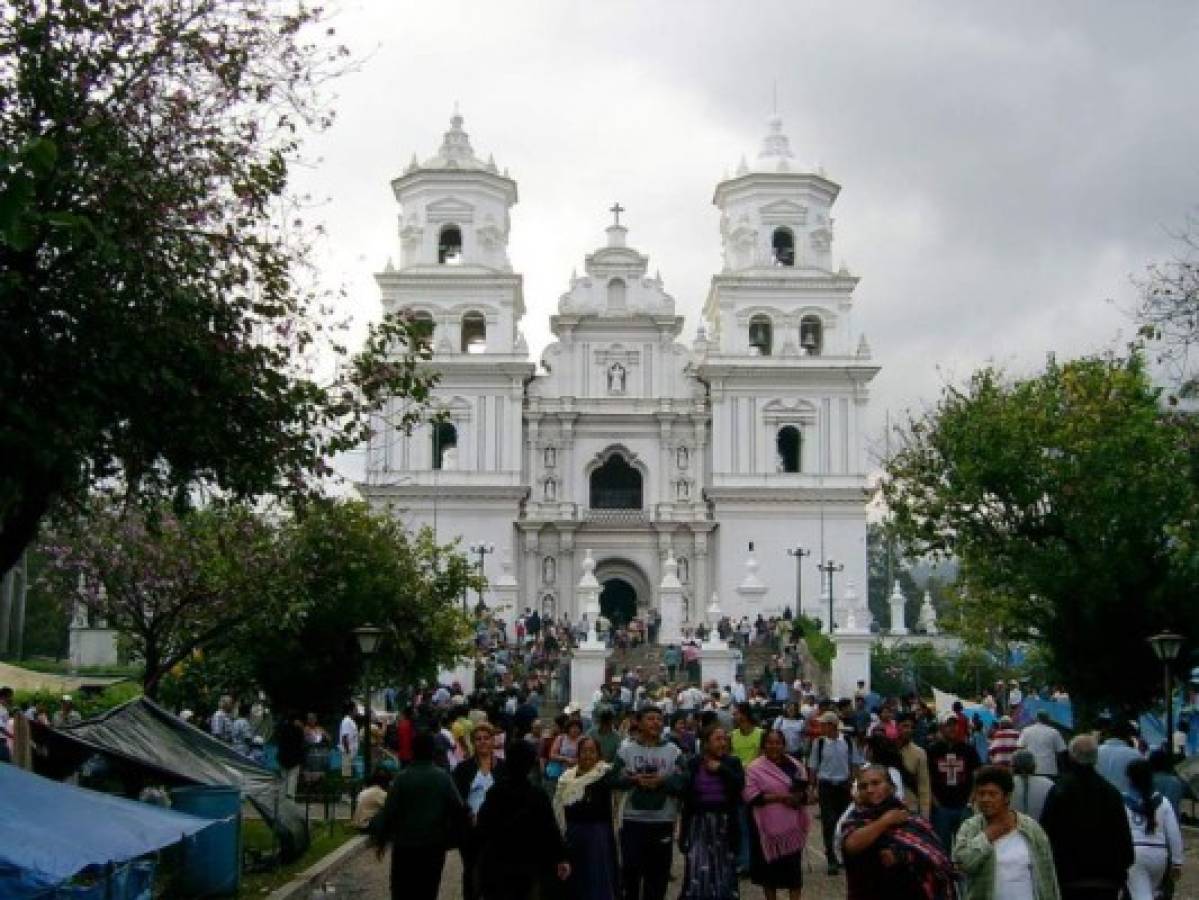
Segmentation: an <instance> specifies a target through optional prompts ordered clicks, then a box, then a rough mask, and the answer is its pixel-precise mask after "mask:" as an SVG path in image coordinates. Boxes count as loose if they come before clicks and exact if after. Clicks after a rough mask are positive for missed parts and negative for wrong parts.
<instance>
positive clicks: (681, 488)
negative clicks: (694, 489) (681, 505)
mask: <svg viewBox="0 0 1199 900" xmlns="http://www.w3.org/2000/svg"><path fill="white" fill-rule="evenodd" d="M675 491H676V495H677V496H678V498H679V499H680V500H689V499H690V498H691V484H690V483H689V482H688V481H687V479H686V478H680V479H679V483H678V486H677V487H676V488H675Z"/></svg>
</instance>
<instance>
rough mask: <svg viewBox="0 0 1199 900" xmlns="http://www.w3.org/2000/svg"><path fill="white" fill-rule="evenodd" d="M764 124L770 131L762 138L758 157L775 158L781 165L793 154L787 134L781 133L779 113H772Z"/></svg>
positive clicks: (781, 120) (781, 125)
mask: <svg viewBox="0 0 1199 900" xmlns="http://www.w3.org/2000/svg"><path fill="white" fill-rule="evenodd" d="M766 124H767V127H768V128H769V129H770V131H769V132H768V133H767V135H766V137H765V138H763V139H762V149H761V150H760V151H759V152H758V159H759V161H763V160H767V159H777V160H779V161H780V167H782V166H781V163H785V162H786V161H787V160H789V159H792V158H794V156H795V154H794V153H792V152H791V142H790V141H789V140H788V139H787V135H785V134H783V119H782V117H781V116H779V115H773V116H771V117H770V118H769V119H768V120H767V121H766ZM782 168H785V167H782Z"/></svg>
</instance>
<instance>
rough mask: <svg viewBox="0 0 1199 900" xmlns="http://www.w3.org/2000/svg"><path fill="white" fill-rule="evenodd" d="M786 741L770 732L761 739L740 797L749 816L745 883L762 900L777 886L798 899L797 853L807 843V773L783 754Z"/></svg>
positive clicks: (800, 884)
mask: <svg viewBox="0 0 1199 900" xmlns="http://www.w3.org/2000/svg"><path fill="white" fill-rule="evenodd" d="M786 747H787V739H786V737H784V736H783V733H782V732H781V731H778V730H777V729H771V730H770V731H767V732H766V733H765V734H763V735H762V755H761V756H759V757H758V758H757V759H755V760H754V761H753V762H752V763H750V764H749V768H748V769H746V770H745V790H744V792H743V796H744V798H745V802H746V803H748V804H749V808H750V810H751V812H752V815H751V816H750V831H751V835H750V859H749V877H750V880H751V881H752V882H753V883H754V884H756V885H759V886H760V887H761V888H762V891H763V893H765V894H766V900H776V897H777V896H778V894H777V892H778V890H779V889H780V888H783V889H786V890H787V892H788V893H789V894H790V897H791V900H799V896H800V891H801V889H802V888H803V851H804V846H805V845H806V844H807V842H808V828H809V827H810V825H811V821H810V820H809V819H808V809H807V806H806V805H805V799H806V797H807V793H808V770H807V769H806V768H805V767H804V764H803V763H801V762H799V761H798V760H797V759H794V758H793V757H790V756H788V755H787V753H786Z"/></svg>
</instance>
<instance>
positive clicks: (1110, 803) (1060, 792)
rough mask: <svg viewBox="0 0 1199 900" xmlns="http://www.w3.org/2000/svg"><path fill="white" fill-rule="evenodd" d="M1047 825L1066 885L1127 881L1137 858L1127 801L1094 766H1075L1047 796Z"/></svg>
mask: <svg viewBox="0 0 1199 900" xmlns="http://www.w3.org/2000/svg"><path fill="white" fill-rule="evenodd" d="M1041 827H1042V828H1043V829H1045V834H1047V835H1048V836H1049V843H1050V845H1051V846H1052V847H1053V862H1054V867H1055V868H1056V869H1057V880H1058V884H1060V885H1061V886H1062V887H1063V888H1065V887H1068V886H1070V885H1071V884H1076V883H1079V882H1091V881H1099V882H1105V883H1107V884H1109V885H1112V886H1119V885H1122V884H1124V881H1125V879H1126V878H1127V876H1128V867H1129V866H1130V865H1132V859H1133V850H1132V833H1131V832H1130V831H1129V829H1128V817H1127V816H1126V815H1125V813H1124V801H1123V799H1121V797H1120V792H1119V791H1117V790H1116V789H1115V788H1114V787H1112V786H1111V784H1110V783H1109V782H1108V780H1107V779H1106V778H1104V777H1103V776H1102V775H1100V774H1099V773H1098V772H1096V771H1095V769H1094V768H1093V767H1091V766H1076V765H1070V767H1069V771H1067V772H1066V774H1064V775H1063V776H1062V777H1061V778H1060V779H1058V782H1057V784H1055V785H1054V786H1053V788H1052V789H1051V790H1050V791H1049V796H1048V797H1046V798H1045V809H1044V811H1043V812H1042V813H1041Z"/></svg>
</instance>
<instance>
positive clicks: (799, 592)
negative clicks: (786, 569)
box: [787, 544, 812, 618]
mask: <svg viewBox="0 0 1199 900" xmlns="http://www.w3.org/2000/svg"><path fill="white" fill-rule="evenodd" d="M787 555H788V556H794V557H795V616H796V618H799V617H800V616H802V615H803V558H804V557H805V556H811V555H812V551H811V550H805V549H804V548H803V547H801V546H800V545H799V544H796V545H795V546H794V547H788V548H787Z"/></svg>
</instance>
